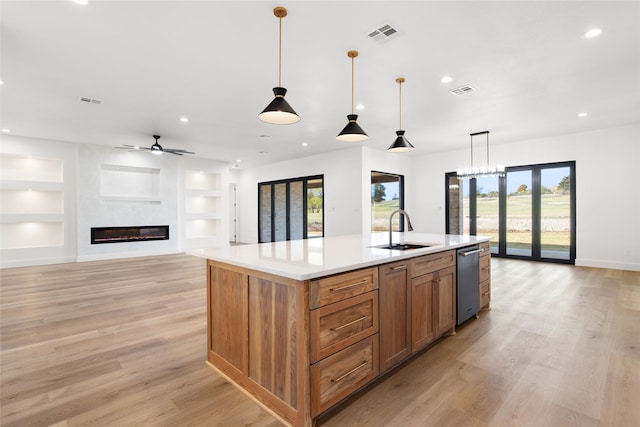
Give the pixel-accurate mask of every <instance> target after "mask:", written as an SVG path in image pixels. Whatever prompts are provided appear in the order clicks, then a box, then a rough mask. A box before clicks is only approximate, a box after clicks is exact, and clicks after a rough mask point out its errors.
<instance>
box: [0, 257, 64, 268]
mask: <svg viewBox="0 0 640 427" xmlns="http://www.w3.org/2000/svg"><path fill="white" fill-rule="evenodd" d="M75 261H76V258H75V257H56V258H35V259H34V258H29V259H20V260H11V261H6V260H2V261H0V269H3V268H18V267H34V266H37V265H51V264H66V263H69V262H75Z"/></svg>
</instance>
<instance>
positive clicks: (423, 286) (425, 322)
mask: <svg viewBox="0 0 640 427" xmlns="http://www.w3.org/2000/svg"><path fill="white" fill-rule="evenodd" d="M434 278H435V277H434V274H433V273H430V274H424V275H422V276H420V277H416V278H414V279H411V351H412V352H416V351H418V350H420V349H421V348H422V347H424V346H426V345H427V344H429V343H430V342H432V341H433V340H434V339H436V336H437V335H436V333H437V331H436V317H435V314H436V311H435V310H434V306H435V304H434V302H435V301H434V292H433V289H434Z"/></svg>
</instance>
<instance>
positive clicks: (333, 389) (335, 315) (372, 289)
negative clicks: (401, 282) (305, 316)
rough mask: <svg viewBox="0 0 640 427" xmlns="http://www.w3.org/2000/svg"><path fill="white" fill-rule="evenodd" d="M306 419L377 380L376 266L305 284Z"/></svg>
mask: <svg viewBox="0 0 640 427" xmlns="http://www.w3.org/2000/svg"><path fill="white" fill-rule="evenodd" d="M309 307H310V308H311V310H310V316H309V353H310V358H309V359H310V362H311V365H310V373H311V415H312V416H313V417H315V416H317V415H319V414H320V413H322V412H323V411H325V410H327V409H328V408H330V407H331V406H333V405H334V404H336V403H337V402H339V401H340V400H342V399H344V398H345V397H347V396H348V395H349V394H351V393H353V392H354V391H356V390H358V389H359V388H360V387H362V386H363V385H365V384H366V383H368V382H369V381H371V380H373V379H374V378H375V377H377V376H378V373H379V367H378V357H379V351H378V313H379V311H378V268H377V267H373V268H365V269H361V270H356V271H350V272H347V273H343V274H337V275H334V276H328V277H323V278H321V279H318V280H312V281H311V282H310V283H309Z"/></svg>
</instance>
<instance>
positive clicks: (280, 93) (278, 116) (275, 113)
mask: <svg viewBox="0 0 640 427" xmlns="http://www.w3.org/2000/svg"><path fill="white" fill-rule="evenodd" d="M273 14H274V15H275V16H276V18H278V19H279V20H280V38H279V42H278V86H277V87H274V88H273V94H274V95H275V98H274V99H273V101H271V103H270V104H269V105H267V108H265V109H264V110H262V113H260V114H258V118H259V119H260V120H262V121H263V122H266V123H272V124H275V125H290V124H293V123H298V122H299V121H300V116H298V114H297V113H296V112H295V111H294V110H293V108H291V105H289V103H288V102H287V101H286V100H285V99H284V96H285V95H286V93H287V89H285V88H283V87H282V18H284V17H285V16H287V9H286V8H284V7H282V6H278V7H276V8H275V9H273Z"/></svg>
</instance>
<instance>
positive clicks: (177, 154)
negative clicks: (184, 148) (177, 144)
mask: <svg viewBox="0 0 640 427" xmlns="http://www.w3.org/2000/svg"><path fill="white" fill-rule="evenodd" d="M162 152H163V153H169V154H175V155H176V156H182V153H176V152H175V151H170V150H167V149H165V150H162Z"/></svg>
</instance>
